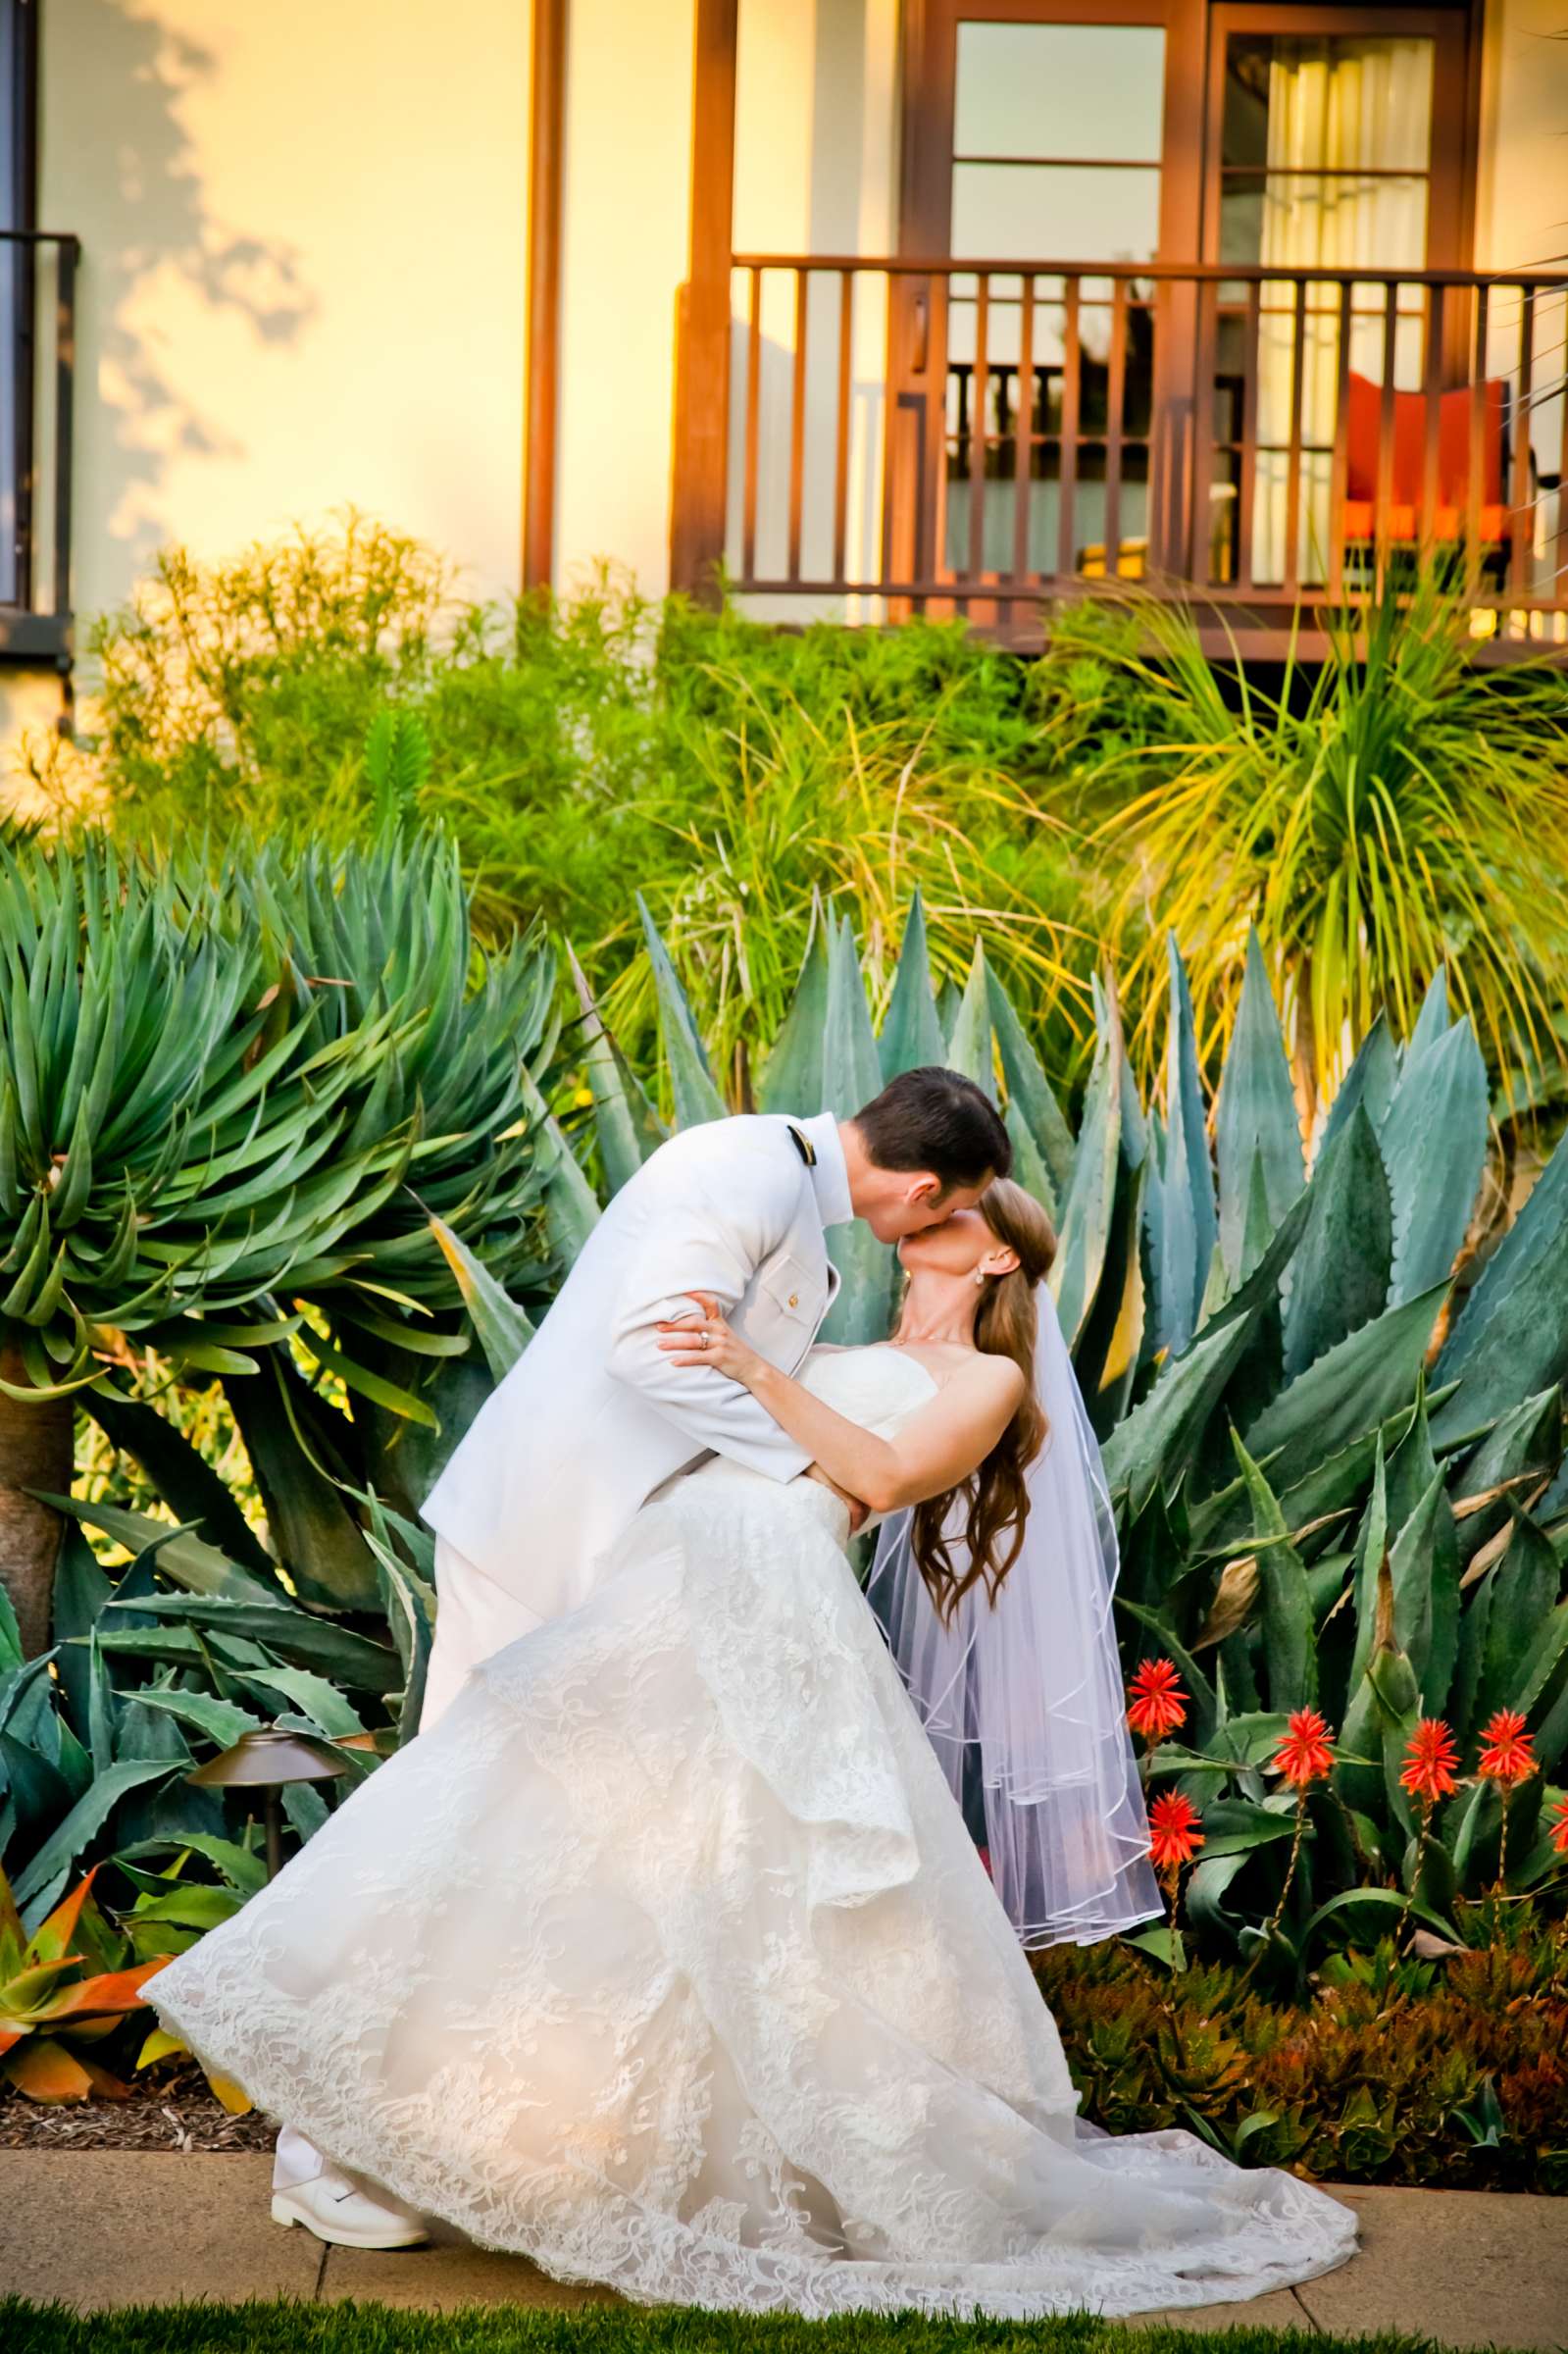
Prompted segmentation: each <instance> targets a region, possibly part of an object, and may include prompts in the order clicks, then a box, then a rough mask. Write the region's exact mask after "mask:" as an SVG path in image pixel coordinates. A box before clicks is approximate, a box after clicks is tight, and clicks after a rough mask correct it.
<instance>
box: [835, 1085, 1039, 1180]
mask: <svg viewBox="0 0 1568 2354" xmlns="http://www.w3.org/2000/svg"><path fill="white" fill-rule="evenodd" d="M854 1120H855V1126H856V1127H857V1128H858V1129H859V1131H860V1137H861V1142H862V1143H863V1144H864V1146H865V1148H866V1156H867V1158H868V1159H869V1160H872V1161H874V1162H875V1163H876V1165H877V1167H878V1168H879V1169H930V1170H931V1172H932V1174H933V1176H935V1177H939V1178H940V1179H941V1187H942V1192H943V1193H944V1194H945V1193H950V1192H951V1191H952V1188H953V1187H954V1186H955V1185H979V1184H981V1183H982V1182H983V1180H984V1179H986V1177H1005V1176H1007V1175H1008V1173H1009V1171H1010V1170H1011V1168H1012V1165H1013V1147H1012V1141H1011V1139H1010V1138H1009V1136H1008V1134H1007V1131H1006V1129H1005V1128H1004V1127H1003V1126H1002V1122H1001V1116H1000V1114H999V1113H998V1111H997V1109H996V1106H995V1104H994V1103H993V1102H992V1101H991V1100H990V1098H989V1097H988V1096H987V1095H986V1092H985V1090H984V1089H983V1088H979V1087H977V1086H976V1085H975V1082H974V1080H973V1079H966V1078H965V1077H964V1076H963V1074H962V1072H960V1071H949V1070H944V1069H943V1068H942V1066H941V1065H940V1064H939V1063H926V1064H924V1065H923V1066H922V1067H921V1069H919V1070H916V1071H904V1072H903V1073H902V1074H901V1075H900V1076H899V1077H898V1078H896V1079H893V1080H890V1081H889V1082H888V1084H887V1085H886V1086H885V1088H884V1089H883V1091H882V1094H881V1095H880V1096H875V1097H873V1099H872V1100H871V1101H870V1102H869V1103H868V1104H866V1105H865V1107H864V1109H862V1110H860V1111H857V1112H856V1113H855V1115H854Z"/></svg>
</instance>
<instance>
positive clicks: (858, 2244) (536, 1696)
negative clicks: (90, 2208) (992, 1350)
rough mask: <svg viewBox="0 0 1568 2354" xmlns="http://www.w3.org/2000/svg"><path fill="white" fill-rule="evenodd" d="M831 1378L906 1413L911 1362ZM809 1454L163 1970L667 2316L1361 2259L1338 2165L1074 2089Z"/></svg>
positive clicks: (461, 2204) (1199, 2286) (647, 1565)
mask: <svg viewBox="0 0 1568 2354" xmlns="http://www.w3.org/2000/svg"><path fill="white" fill-rule="evenodd" d="M807 1378H808V1379H810V1380H811V1381H812V1382H813V1385H814V1386H818V1387H820V1388H821V1389H822V1391H823V1394H824V1395H827V1396H830V1397H831V1400H832V1403H833V1404H834V1405H835V1406H836V1407H839V1409H840V1410H841V1411H843V1412H845V1413H848V1414H851V1415H852V1416H853V1417H854V1418H855V1419H856V1420H859V1421H861V1422H864V1423H867V1424H869V1425H872V1426H874V1427H880V1428H884V1429H891V1428H895V1427H896V1425H897V1421H898V1419H899V1418H900V1417H901V1416H902V1415H903V1414H905V1413H907V1412H908V1411H910V1410H912V1409H913V1408H914V1407H917V1406H919V1405H920V1404H923V1403H924V1402H925V1400H926V1399H927V1398H928V1397H929V1396H930V1395H931V1390H932V1383H931V1376H930V1375H929V1374H928V1373H926V1372H925V1371H924V1369H923V1368H921V1367H920V1366H919V1365H918V1364H916V1363H914V1362H913V1361H912V1360H911V1359H909V1358H908V1357H906V1356H903V1355H902V1354H901V1353H899V1352H896V1351H892V1350H888V1349H886V1348H882V1349H872V1350H857V1351H827V1350H823V1351H819V1352H817V1353H814V1355H813V1356H812V1357H811V1358H810V1359H809V1360H808V1373H807ZM846 1525H847V1522H846V1515H845V1513H844V1511H843V1508H842V1507H841V1506H840V1505H839V1504H838V1503H837V1501H836V1500H835V1498H834V1497H833V1496H832V1495H831V1494H829V1492H828V1491H827V1490H825V1489H823V1488H820V1487H818V1486H817V1485H815V1483H813V1482H810V1481H797V1482H794V1483H791V1484H790V1485H789V1486H787V1487H782V1486H780V1485H778V1484H776V1483H774V1482H770V1481H769V1480H767V1479H765V1478H763V1477H762V1476H761V1475H759V1474H753V1473H748V1472H746V1471H744V1470H741V1469H739V1468H738V1467H736V1466H735V1465H733V1464H730V1463H727V1462H725V1461H724V1460H722V1459H719V1460H716V1461H714V1462H712V1463H709V1464H707V1465H705V1466H704V1467H703V1468H702V1470H700V1471H699V1472H697V1473H694V1474H692V1475H690V1476H688V1477H686V1478H684V1479H683V1480H680V1481H679V1482H677V1483H675V1484H674V1485H673V1486H672V1487H670V1488H667V1489H666V1490H665V1491H663V1492H662V1493H661V1494H660V1496H659V1497H657V1498H656V1499H654V1500H653V1501H651V1502H650V1503H649V1504H647V1505H645V1506H644V1507H643V1509H642V1510H641V1511H640V1512H639V1513H638V1514H637V1515H636V1517H635V1519H634V1520H633V1521H632V1524H631V1526H630V1528H629V1529H628V1530H627V1532H626V1533H625V1535H624V1536H623V1538H622V1539H621V1540H620V1542H619V1543H618V1545H617V1546H616V1548H615V1549H614V1554H613V1557H612V1560H611V1561H609V1562H607V1563H606V1565H605V1567H606V1574H605V1576H604V1578H603V1581H602V1582H601V1583H600V1584H599V1585H598V1587H597V1588H596V1589H595V1591H594V1592H593V1594H592V1595H591V1596H590V1597H589V1599H588V1600H587V1601H586V1602H585V1603H584V1604H583V1605H582V1608H580V1609H579V1610H576V1611H574V1612H570V1613H568V1614H566V1615H565V1616H562V1617H558V1618H555V1619H552V1620H550V1621H549V1622H548V1623H547V1624H545V1625H543V1626H542V1627H540V1628H539V1630H538V1631H537V1632H536V1633H531V1634H528V1635H526V1636H524V1637H522V1638H520V1639H519V1640H517V1641H515V1642H513V1643H510V1644H508V1645H507V1646H506V1647H505V1648H504V1649H503V1650H501V1651H499V1652H497V1653H495V1654H494V1655H493V1656H492V1657H491V1658H489V1659H487V1660H485V1661H483V1662H482V1663H481V1664H480V1666H479V1667H477V1668H476V1669H475V1670H474V1672H473V1673H472V1675H471V1676H470V1677H469V1679H468V1681H467V1682H466V1684H465V1685H464V1687H463V1689H462V1691H461V1692H460V1693H459V1695H458V1696H457V1698H456V1699H455V1700H454V1701H453V1702H452V1704H451V1705H450V1707H448V1708H447V1710H446V1711H445V1713H444V1714H442V1715H441V1716H440V1718H439V1719H438V1721H437V1722H436V1723H435V1724H434V1725H433V1726H432V1727H431V1729H430V1730H429V1731H427V1732H424V1733H421V1734H420V1735H419V1737H418V1738H417V1739H416V1740H414V1741H412V1742H410V1743H409V1744H408V1745H407V1746H406V1747H405V1748H403V1749H402V1750H400V1751H399V1752H398V1753H397V1754H396V1755H395V1756H393V1757H392V1758H389V1759H388V1760H387V1761H386V1762H385V1763H384V1764H383V1765H382V1766H379V1768H378V1769H377V1771H376V1772H375V1773H374V1774H373V1775H372V1776H371V1778H370V1779H369V1780H368V1781H366V1782H365V1783H364V1784H363V1785H362V1786H361V1787H360V1788H359V1789H358V1790H356V1791H355V1792H354V1794H353V1796H352V1797H351V1798H350V1799H348V1800H347V1801H346V1802H345V1803H344V1804H343V1805H341V1806H340V1807H339V1808H338V1809H337V1810H336V1811H335V1812H334V1813H333V1814H331V1815H330V1816H329V1817H328V1819H327V1821H326V1822H325V1823H324V1824H323V1826H322V1828H321V1829H320V1830H319V1831H318V1832H317V1833H316V1834H315V1836H314V1837H313V1838H312V1839H311V1840H310V1841H309V1843H308V1845H307V1846H306V1847H305V1848H303V1849H302V1850H301V1851H300V1853H299V1854H298V1855H297V1856H295V1857H294V1858H292V1859H291V1860H290V1862H289V1863H288V1864H287V1865H286V1866H285V1868H284V1869H283V1870H282V1871H281V1872H280V1873H279V1874H278V1878H277V1879H276V1880H274V1881H273V1882H272V1883H271V1885H270V1886H269V1887H267V1888H266V1889H264V1890H263V1891H262V1892H261V1893H260V1894H258V1895H256V1896H254V1897H252V1898H251V1900H250V1901H249V1902H248V1903H247V1904H246V1905H245V1906H244V1908H243V1910H242V1911H241V1912H239V1913H238V1914H236V1915H235V1916H234V1917H233V1918H232V1919H230V1920H228V1921H226V1922H224V1923H223V1924H222V1925H221V1926H220V1927H218V1928H216V1929H213V1930H211V1931H209V1932H208V1934H207V1935H206V1936H205V1937H204V1938H203V1939H202V1940H201V1941H200V1943H199V1944H197V1945H195V1946H193V1947H191V1948H190V1949H188V1950H187V1952H185V1953H184V1954H182V1955H179V1956H177V1958H176V1959H175V1960H174V1961H173V1962H172V1963H171V1964H170V1965H169V1966H168V1967H167V1968H166V1969H165V1970H162V1971H160V1972H159V1974H158V1975H157V1976H156V1977H155V1978H153V1979H152V1980H150V1981H149V1983H148V1987H147V1993H148V1997H149V1999H150V2001H151V2003H152V2005H153V2007H154V2009H155V2011H156V2012H157V2014H158V2016H159V2018H160V2019H161V2021H162V2022H163V2024H164V2025H165V2026H166V2027H168V2028H169V2029H171V2030H172V2031H173V2032H174V2033H176V2034H177V2035H179V2036H180V2037H182V2038H183V2039H184V2040H185V2041H186V2042H187V2043H188V2044H189V2045H190V2046H191V2047H192V2049H193V2050H194V2051H195V2052H196V2053H197V2054H198V2056H199V2057H200V2058H201V2059H202V2060H203V2061H204V2062H205V2063H206V2064H207V2065H208V2066H209V2067H211V2068H214V2069H217V2070H221V2071H222V2072H224V2073H227V2074H228V2075H230V2076H233V2077H235V2078H237V2079H238V2081H239V2082H240V2083H241V2084H243V2085H244V2087H245V2089H246V2090H247V2092H248V2093H249V2094H250V2096H251V2098H252V2100H253V2101H254V2102H255V2104H256V2105H257V2107H258V2108H259V2109H261V2110H262V2111H263V2112H264V2113H266V2114H268V2115H270V2116H273V2117H275V2118H276V2119H278V2121H279V2122H283V2121H285V2120H286V2121H288V2122H290V2123H292V2124H295V2125H296V2126H298V2127H300V2128H302V2129H303V2130H304V2131H305V2132H306V2133H308V2134H309V2135H310V2137H311V2138H312V2140H313V2141H315V2142H316V2144H317V2145H318V2147H319V2148H321V2149H322V2150H323V2151H324V2152H326V2153H327V2154H328V2155H329V2158H331V2159H332V2160H333V2161H335V2162H336V2163H337V2164H339V2165H341V2166H346V2167H348V2168H350V2169H352V2170H355V2171H357V2172H358V2173H359V2174H360V2175H368V2176H369V2177H371V2178H372V2179H373V2180H374V2181H377V2182H379V2183H381V2184H384V2185H385V2186H386V2188H387V2189H389V2190H390V2191H392V2192H393V2193H394V2194H395V2195H396V2196H397V2197H399V2198H401V2199H404V2200H406V2201H408V2202H410V2203H411V2204H412V2205H414V2206H416V2207H417V2208H419V2209H420V2210H421V2211H422V2212H423V2213H424V2214H426V2215H427V2216H430V2217H437V2218H442V2219H444V2220H445V2221H447V2222H448V2223H450V2224H453V2225H455V2226H458V2227H459V2228H460V2229H461V2230H463V2231H464V2232H466V2233H467V2234H468V2235H469V2236H470V2237H471V2238H472V2239H473V2240H474V2241H476V2242H477V2243H479V2244H480V2245H481V2246H485V2247H491V2248H501V2249H511V2250H515V2251H517V2252H519V2253H522V2254H526V2255H528V2256H530V2257H531V2258H532V2259H533V2260H534V2261H535V2262H536V2263H537V2264H538V2265H540V2266H541V2267H542V2268H543V2269H544V2270H545V2271H546V2272H548V2273H550V2274H553V2275H554V2276H556V2277H559V2278H562V2279H576V2280H593V2281H602V2282H607V2283H609V2284H610V2285H611V2286H613V2287H615V2288H617V2289H619V2290H621V2291H622V2292H623V2293H624V2294H625V2295H627V2296H628V2297H631V2298H632V2299H634V2300H638V2301H641V2302H644V2303H662V2302H666V2301H673V2302H681V2303H691V2304H697V2305H704V2306H709V2307H714V2308H721V2309H724V2308H728V2309H733V2310H738V2311H746V2312H766V2311H772V2310H780V2309H783V2310H792V2311H795V2312H799V2313H803V2314H808V2315H827V2314H831V2313H838V2312H844V2311H848V2310H854V2309H871V2310H879V2311H884V2312H886V2311H894V2310H897V2309H899V2308H903V2307H915V2308H920V2309H924V2310H927V2311H944V2312H957V2313H972V2312H980V2313H986V2314H992V2315H997V2316H1001V2317H1006V2318H1015V2319H1027V2318H1031V2317H1034V2316H1038V2315H1044V2314H1050V2313H1057V2312H1063V2311H1067V2310H1070V2309H1072V2308H1075V2307H1087V2308H1089V2309H1091V2310H1095V2311H1098V2312H1101V2313H1104V2314H1108V2315H1114V2314H1125V2313H1133V2312H1138V2311H1145V2310H1149V2309H1151V2308H1156V2307H1177V2306H1183V2305H1200V2304H1208V2303H1217V2302H1228V2301H1233V2300H1237V2299H1241V2298H1246V2297H1252V2296H1256V2295H1259V2294H1261V2293H1262V2292H1264V2291H1265V2290H1268V2289H1271V2288H1278V2287H1283V2286H1285V2285H1287V2284H1288V2283H1290V2282H1291V2281H1298V2280H1304V2279H1308V2278H1310V2277H1313V2276H1315V2275H1316V2274H1319V2273H1322V2272H1327V2271H1329V2270H1330V2269H1331V2268H1332V2267H1334V2266H1336V2265H1339V2264H1341V2263H1342V2262H1343V2261H1344V2260H1345V2259H1346V2257H1348V2256H1350V2255H1351V2254H1353V2252H1354V2248H1355V2234H1356V2222H1355V2218H1354V2215H1353V2214H1352V2213H1351V2211H1350V2210H1348V2209H1347V2208H1345V2207H1343V2206H1342V2205H1340V2203H1339V2202H1338V2201H1337V2200H1335V2199H1333V2198H1331V2197H1330V2196H1329V2195H1328V2194H1327V2193H1326V2192H1324V2191H1322V2190H1319V2189H1317V2188H1315V2187H1314V2186H1313V2185H1311V2184H1310V2183H1307V2182H1303V2181H1301V2180H1298V2179H1297V2178H1296V2177H1294V2176H1292V2175H1288V2174H1285V2173H1283V2172H1279V2171H1276V2170H1271V2169H1257V2170H1243V2169H1240V2168H1238V2167H1235V2166H1233V2165H1231V2164H1230V2163H1229V2161H1227V2160H1226V2159H1224V2158H1222V2157H1220V2156H1219V2155H1218V2153H1216V2152H1215V2151H1213V2150H1211V2149H1209V2148H1208V2147H1207V2146H1206V2145H1205V2144H1204V2143H1202V2142H1200V2141H1199V2140H1198V2139H1197V2138H1196V2137H1195V2136H1193V2135H1191V2134H1189V2133H1187V2132H1184V2131H1180V2130H1171V2131H1167V2132H1159V2133H1143V2134H1129V2135H1125V2136H1120V2137H1112V2136H1109V2135H1106V2134H1104V2133H1102V2132H1100V2131H1099V2129H1098V2128H1096V2127H1094V2126H1092V2125H1090V2124H1087V2123H1086V2122H1085V2121H1083V2120H1082V2119H1080V2118H1078V2117H1077V2115H1076V2110H1077V2103H1078V2096H1077V2093H1076V2092H1075V2090H1074V2087H1073V2084H1072V2081H1071V2078H1070V2075H1069V2073H1068V2069H1067V2065H1066V2061H1065V2059H1064V2057H1063V2053H1062V2047H1061V2042H1060V2039H1059V2037H1058V2035H1057V2032H1056V2028H1055V2024H1054V2021H1052V2019H1051V2016H1050V2013H1049V2011H1048V2009H1047V2008H1046V2006H1045V2004H1044V2002H1043V2001H1042V1999H1041V1996H1040V1993H1039V1989H1038V1987H1037V1982H1036V1980H1035V1977H1034V1975H1033V1972H1032V1970H1031V1969H1030V1966H1029V1963H1028V1961H1027V1960H1026V1958H1025V1956H1024V1954H1023V1952H1022V1950H1021V1948H1020V1947H1019V1944H1018V1941H1017V1939H1016V1937H1015V1935H1014V1932H1013V1929H1012V1927H1011V1925H1010V1923H1009V1921H1008V1919H1007V1918H1006V1915H1005V1914H1004V1913H1003V1911H1002V1908H1001V1906H1000V1904H999V1903H998V1902H997V1900H996V1897H995V1894H994V1892H993V1890H992V1888H991V1886H990V1882H989V1880H988V1879H987V1877H986V1870H985V1868H984V1866H983V1865H982V1863H981V1861H980V1858H979V1856H978V1855H977V1853H976V1851H975V1848H974V1845H973V1842H972V1841H971V1839H970V1836H969V1833H968V1831H967V1830H966V1829H965V1827H964V1821H963V1817H962V1814H961V1812H960V1810H959V1808H958V1806H957V1805H956V1804H955V1802H954V1800H953V1797H952V1795H951V1793H950V1791H949V1789H948V1787H947V1783H946V1781H945V1778H944V1776H943V1774H942V1771H941V1768H940V1766H939V1765H938V1764H937V1761H936V1757H935V1756H934V1754H933V1752H932V1750H931V1748H930V1745H929V1743H928V1742H927V1740H926V1737H925V1734H924V1732H923V1731H922V1729H921V1726H920V1722H919V1719H918V1717H917V1715H916V1713H915V1710H914V1707H913V1705H912V1703H911V1702H910V1700H909V1697H908V1695H907V1693H906V1692H905V1690H904V1687H903V1684H902V1682H901V1681H900V1679H899V1676H898V1673H897V1669H896V1668H895V1666H894V1665H893V1663H892V1661H891V1659H890V1658H889V1656H888V1654H887V1651H886V1648H885V1643H884V1640H883V1637H882V1634H881V1631H880V1629H879V1628H878V1626H877V1623H876V1621H875V1619H874V1618H873V1616H872V1614H871V1612H870V1611H869V1610H868V1609H867V1607H866V1604H865V1601H864V1599H863V1597H862V1595H861V1593H860V1590H859V1588H858V1586H857V1585H856V1582H855V1578H854V1574H853V1571H852V1569H851V1567H850V1564H849V1561H848V1559H847V1557H846V1554H845V1551H844V1537H845V1533H846Z"/></svg>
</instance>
